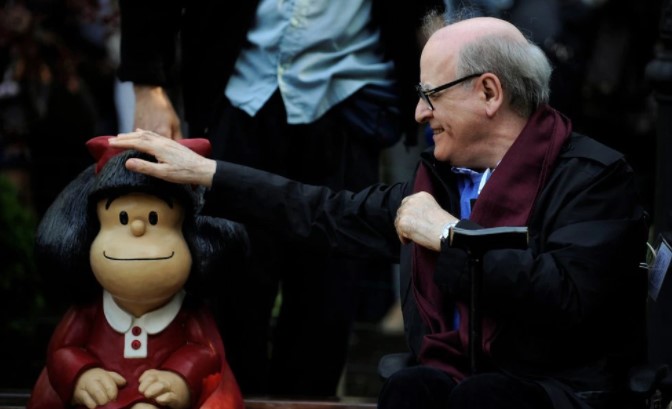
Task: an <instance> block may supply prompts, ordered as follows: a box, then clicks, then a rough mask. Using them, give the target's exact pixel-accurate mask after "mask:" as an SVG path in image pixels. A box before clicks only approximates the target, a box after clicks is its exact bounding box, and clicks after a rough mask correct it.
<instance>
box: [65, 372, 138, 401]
mask: <svg viewBox="0 0 672 409" xmlns="http://www.w3.org/2000/svg"><path fill="white" fill-rule="evenodd" d="M125 384H126V380H125V379H124V378H123V377H122V376H121V375H119V374H118V373H116V372H110V371H106V370H104V369H102V368H92V369H89V370H87V371H85V372H84V373H83V374H82V375H81V376H80V377H79V379H77V382H76V383H75V392H74V394H73V396H72V403H73V405H84V406H86V407H87V408H89V409H93V408H95V407H96V406H103V405H107V404H108V403H110V402H111V401H113V400H115V399H116V398H117V393H118V392H119V387H120V386H123V385H125Z"/></svg>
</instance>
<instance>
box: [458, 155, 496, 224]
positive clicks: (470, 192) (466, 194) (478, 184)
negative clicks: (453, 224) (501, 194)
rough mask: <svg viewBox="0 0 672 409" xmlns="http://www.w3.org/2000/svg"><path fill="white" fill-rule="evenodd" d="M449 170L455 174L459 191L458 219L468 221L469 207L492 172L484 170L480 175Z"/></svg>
mask: <svg viewBox="0 0 672 409" xmlns="http://www.w3.org/2000/svg"><path fill="white" fill-rule="evenodd" d="M451 170H452V171H453V173H456V174H457V188H458V189H459V191H460V219H469V217H470V216H471V205H472V203H473V201H474V200H476V198H477V197H478V195H479V194H480V193H481V190H483V186H485V182H487V181H488V179H489V178H490V175H491V174H492V170H490V169H486V170H485V172H482V173H479V172H476V171H473V170H471V169H467V168H458V167H452V168H451Z"/></svg>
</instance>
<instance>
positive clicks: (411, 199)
mask: <svg viewBox="0 0 672 409" xmlns="http://www.w3.org/2000/svg"><path fill="white" fill-rule="evenodd" d="M456 221H457V219H456V218H455V216H453V215H452V214H450V213H448V212H447V211H445V210H443V209H442V208H441V206H439V204H438V203H437V202H436V200H435V199H434V196H432V195H430V194H429V193H427V192H418V193H415V194H413V195H410V196H407V197H405V198H404V200H402V201H401V206H399V209H398V210H397V218H396V219H395V220H394V226H395V228H396V229H397V235H398V236H399V240H401V242H402V243H403V244H406V243H408V242H411V241H412V242H414V243H416V244H418V245H420V246H423V247H426V248H428V249H430V250H434V251H439V250H440V249H441V239H440V236H441V232H442V230H443V226H444V225H446V223H452V222H456Z"/></svg>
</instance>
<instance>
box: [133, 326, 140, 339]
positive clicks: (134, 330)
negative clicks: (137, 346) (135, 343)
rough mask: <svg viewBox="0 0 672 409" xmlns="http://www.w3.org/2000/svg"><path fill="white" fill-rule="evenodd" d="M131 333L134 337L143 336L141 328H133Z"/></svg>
mask: <svg viewBox="0 0 672 409" xmlns="http://www.w3.org/2000/svg"><path fill="white" fill-rule="evenodd" d="M131 332H132V333H133V335H135V336H136V337H137V336H138V335H140V334H142V328H140V327H133V329H132V330H131Z"/></svg>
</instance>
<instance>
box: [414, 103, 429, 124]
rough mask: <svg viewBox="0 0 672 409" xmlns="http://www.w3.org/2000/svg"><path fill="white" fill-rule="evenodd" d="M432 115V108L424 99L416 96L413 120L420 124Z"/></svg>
mask: <svg viewBox="0 0 672 409" xmlns="http://www.w3.org/2000/svg"><path fill="white" fill-rule="evenodd" d="M431 115H432V109H431V108H430V107H429V105H427V103H426V102H425V101H423V100H422V99H421V98H418V104H417V105H416V106H415V121H416V122H418V123H420V124H422V123H425V122H427V121H428V120H429V118H430V117H431Z"/></svg>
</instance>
